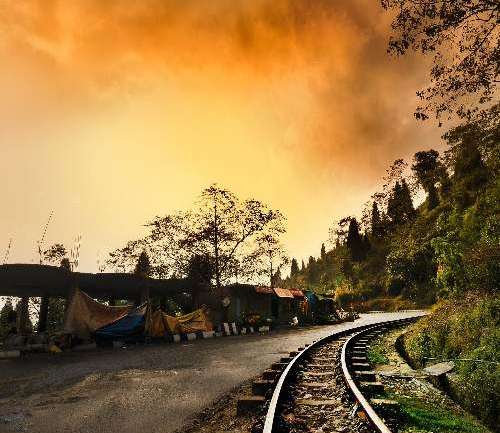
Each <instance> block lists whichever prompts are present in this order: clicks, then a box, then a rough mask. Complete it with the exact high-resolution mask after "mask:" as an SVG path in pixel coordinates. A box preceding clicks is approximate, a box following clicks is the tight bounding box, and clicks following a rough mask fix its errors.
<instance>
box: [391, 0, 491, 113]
mask: <svg viewBox="0 0 500 433" xmlns="http://www.w3.org/2000/svg"><path fill="white" fill-rule="evenodd" d="M381 3H382V6H383V7H384V8H385V9H387V10H391V11H394V12H395V17H394V20H393V22H392V28H393V31H394V34H393V36H392V37H391V39H390V41H389V48H388V51H389V52H390V53H392V54H394V55H398V56H399V55H404V54H405V53H406V52H408V51H409V50H416V51H420V52H421V53H423V54H429V55H431V56H433V62H432V67H431V70H430V77H431V84H430V86H429V87H428V88H427V89H424V90H422V91H419V92H417V95H418V96H419V97H420V98H421V100H422V103H423V105H421V106H419V107H417V110H416V113H415V116H416V117H417V119H427V118H428V117H429V116H430V114H431V112H434V113H435V115H436V117H437V118H442V117H443V115H445V114H446V113H448V114H452V113H457V114H459V115H460V116H462V117H469V118H470V116H471V115H472V114H474V112H476V111H477V110H478V105H480V104H484V103H487V102H489V101H491V100H492V99H493V98H494V96H495V91H496V84H497V83H498V74H499V68H498V64H499V59H500V42H499V41H500V38H499V33H500V26H499V23H500V19H499V17H500V5H499V3H498V1H496V0H453V1H442V0H381ZM471 99H472V100H474V101H476V102H477V104H471Z"/></svg>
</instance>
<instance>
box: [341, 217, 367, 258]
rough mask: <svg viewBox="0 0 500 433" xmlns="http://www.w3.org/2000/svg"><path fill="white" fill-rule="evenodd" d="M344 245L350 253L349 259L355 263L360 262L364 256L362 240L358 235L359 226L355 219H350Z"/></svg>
mask: <svg viewBox="0 0 500 433" xmlns="http://www.w3.org/2000/svg"><path fill="white" fill-rule="evenodd" d="M346 245H347V248H348V249H349V252H350V253H351V259H352V260H353V261H355V262H360V261H362V260H363V259H364V258H365V256H366V254H365V249H364V244H363V239H362V238H361V235H360V233H359V225H358V221H357V220H356V218H350V220H349V231H348V234H347V239H346Z"/></svg>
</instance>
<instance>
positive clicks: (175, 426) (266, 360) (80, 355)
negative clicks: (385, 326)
mask: <svg viewBox="0 0 500 433" xmlns="http://www.w3.org/2000/svg"><path fill="white" fill-rule="evenodd" d="M417 314H421V313H418V312H405V313H373V314H364V315H362V316H361V318H360V319H358V320H356V321H355V322H347V323H343V324H339V325H330V326H322V327H318V326H316V327H309V328H298V329H291V330H283V331H276V332H271V333H269V334H266V335H247V336H235V337H223V338H217V339H210V340H200V341H194V342H191V343H186V344H162V345H151V346H134V347H128V348H126V349H106V350H95V351H91V352H72V353H64V354H60V355H48V354H39V355H33V356H29V357H27V358H25V359H18V360H2V361H0V433H4V432H18V431H25V432H33V433H59V432H72V433H73V432H82V433H98V432H103V433H104V432H106V433H115V432H116V433H136V432H141V433H142V432H144V433H146V432H148V433H149V432H151V433H156V432H162V433H169V432H174V431H176V430H179V429H181V428H182V427H183V426H184V425H186V424H187V423H188V422H189V421H190V420H191V419H192V418H194V417H195V416H196V414H197V413H199V412H200V411H201V410H202V409H204V408H205V407H207V406H209V405H210V404H211V403H213V402H214V401H215V400H217V399H219V398H221V397H222V396H224V395H225V394H227V393H229V392H230V391H231V390H233V389H234V388H235V387H237V386H239V385H240V384H241V383H243V382H244V381H246V380H249V379H251V378H253V377H255V376H258V375H259V374H260V373H262V371H263V370H265V369H266V368H268V367H269V366H270V365H271V364H272V363H273V362H276V361H278V360H279V358H281V357H282V356H284V355H286V354H288V353H289V352H290V351H292V350H296V349H297V348H298V347H300V346H303V345H304V344H305V343H310V342H311V341H312V340H314V339H318V338H321V337H323V336H326V335H328V334H330V333H331V332H333V331H336V330H340V329H346V328H351V327H355V326H359V325H362V324H367V323H375V322H380V321H384V320H389V319H398V318H403V317H409V316H414V315H417Z"/></svg>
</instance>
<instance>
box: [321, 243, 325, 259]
mask: <svg viewBox="0 0 500 433" xmlns="http://www.w3.org/2000/svg"><path fill="white" fill-rule="evenodd" d="M325 257H326V248H325V244H324V243H322V244H321V260H325Z"/></svg>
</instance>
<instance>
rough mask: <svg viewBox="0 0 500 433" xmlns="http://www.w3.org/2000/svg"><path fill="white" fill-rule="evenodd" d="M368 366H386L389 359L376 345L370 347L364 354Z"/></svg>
mask: <svg viewBox="0 0 500 433" xmlns="http://www.w3.org/2000/svg"><path fill="white" fill-rule="evenodd" d="M366 356H367V358H368V361H369V362H370V364H379V365H380V364H388V363H389V359H388V358H387V356H385V351H384V350H383V348H382V347H380V346H378V345H374V346H371V347H370V349H369V350H368V353H367V354H366Z"/></svg>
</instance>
